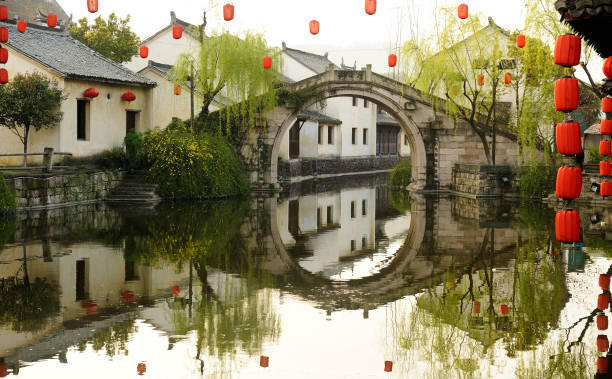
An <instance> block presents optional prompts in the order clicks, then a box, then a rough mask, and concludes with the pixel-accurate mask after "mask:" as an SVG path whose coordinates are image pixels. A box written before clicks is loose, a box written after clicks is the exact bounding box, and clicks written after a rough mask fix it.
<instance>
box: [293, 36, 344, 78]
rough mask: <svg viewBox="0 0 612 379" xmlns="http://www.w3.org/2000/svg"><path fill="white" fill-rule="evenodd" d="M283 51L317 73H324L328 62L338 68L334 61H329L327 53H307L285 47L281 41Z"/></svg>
mask: <svg viewBox="0 0 612 379" xmlns="http://www.w3.org/2000/svg"><path fill="white" fill-rule="evenodd" d="M283 53H285V54H287V55H289V56H290V57H291V58H293V59H295V60H296V61H298V62H300V63H301V64H303V65H304V66H306V67H308V68H309V69H311V70H312V71H314V72H316V73H317V74H321V73H324V72H325V71H326V70H327V66H329V65H330V64H333V65H334V67H335V68H339V67H338V66H336V64H335V63H334V62H332V61H330V60H329V59H328V58H327V54H325V55H318V54H313V53H309V52H306V51H302V50H297V49H291V48H289V47H287V45H285V43H284V42H283Z"/></svg>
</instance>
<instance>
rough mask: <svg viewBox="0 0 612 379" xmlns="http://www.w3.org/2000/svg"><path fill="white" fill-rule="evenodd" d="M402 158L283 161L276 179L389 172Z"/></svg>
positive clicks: (288, 179)
mask: <svg viewBox="0 0 612 379" xmlns="http://www.w3.org/2000/svg"><path fill="white" fill-rule="evenodd" d="M403 159H408V160H409V159H410V158H403V157H363V158H331V159H296V160H291V161H289V162H287V161H283V162H282V163H280V164H279V166H278V177H279V180H282V181H292V180H296V179H297V180H299V179H300V178H312V177H316V176H321V175H338V174H347V173H356V172H368V171H382V170H391V169H392V168H393V167H395V166H396V165H398V164H399V163H400V162H401V161H402V160H403Z"/></svg>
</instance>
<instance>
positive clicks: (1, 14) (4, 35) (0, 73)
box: [0, 5, 9, 84]
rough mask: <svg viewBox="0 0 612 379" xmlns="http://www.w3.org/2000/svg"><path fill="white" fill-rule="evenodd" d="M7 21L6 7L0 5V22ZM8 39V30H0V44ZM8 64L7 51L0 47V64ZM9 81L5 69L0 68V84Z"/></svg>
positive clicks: (3, 28) (2, 28)
mask: <svg viewBox="0 0 612 379" xmlns="http://www.w3.org/2000/svg"><path fill="white" fill-rule="evenodd" d="M6 20H8V7H7V6H6V5H0V21H6ZM8 39H9V33H8V28H5V27H1V28H0V43H7V42H8ZM6 62H8V50H7V49H5V48H3V47H2V45H0V63H1V64H6ZM8 81H9V75H8V71H7V70H6V68H4V67H3V68H0V84H6V83H8Z"/></svg>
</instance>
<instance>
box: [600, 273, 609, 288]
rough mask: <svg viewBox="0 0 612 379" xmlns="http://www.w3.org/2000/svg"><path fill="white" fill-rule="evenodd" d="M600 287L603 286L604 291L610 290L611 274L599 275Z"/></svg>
mask: <svg viewBox="0 0 612 379" xmlns="http://www.w3.org/2000/svg"><path fill="white" fill-rule="evenodd" d="M599 288H601V289H602V290H604V291H608V290H609V289H610V275H608V274H600V275H599Z"/></svg>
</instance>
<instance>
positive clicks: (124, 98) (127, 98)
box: [121, 92, 136, 103]
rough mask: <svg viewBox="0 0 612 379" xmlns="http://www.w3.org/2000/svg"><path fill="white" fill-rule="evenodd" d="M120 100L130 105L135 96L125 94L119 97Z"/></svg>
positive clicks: (129, 93) (128, 93) (130, 93)
mask: <svg viewBox="0 0 612 379" xmlns="http://www.w3.org/2000/svg"><path fill="white" fill-rule="evenodd" d="M121 100H123V101H127V102H128V103H131V102H132V101H134V100H136V95H134V93H132V92H126V93H124V94H123V95H121Z"/></svg>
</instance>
